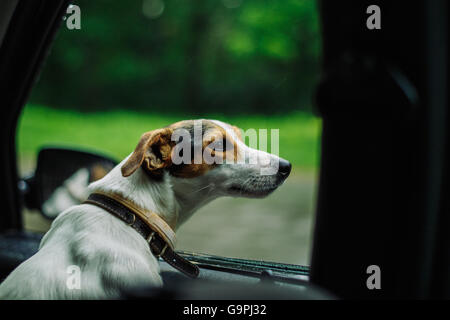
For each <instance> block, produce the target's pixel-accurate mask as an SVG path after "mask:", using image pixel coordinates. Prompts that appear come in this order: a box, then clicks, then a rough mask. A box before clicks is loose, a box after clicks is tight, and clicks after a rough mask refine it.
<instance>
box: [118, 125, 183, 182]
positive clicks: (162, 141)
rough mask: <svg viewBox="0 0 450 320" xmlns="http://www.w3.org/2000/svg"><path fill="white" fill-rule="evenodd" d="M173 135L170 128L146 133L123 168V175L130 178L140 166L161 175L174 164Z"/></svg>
mask: <svg viewBox="0 0 450 320" xmlns="http://www.w3.org/2000/svg"><path fill="white" fill-rule="evenodd" d="M172 133H173V130H172V129H170V128H164V129H158V130H153V131H149V132H146V133H144V134H143V135H142V136H141V139H140V140H139V143H138V145H137V146H136V149H135V150H134V152H133V153H132V154H131V156H130V158H129V159H128V160H127V162H125V164H124V165H123V166H122V168H121V171H122V175H123V176H124V177H128V176H130V175H132V174H133V173H134V172H135V171H136V170H137V169H138V168H139V167H140V166H144V169H146V170H147V172H149V173H151V174H154V175H160V174H161V173H162V169H164V168H166V167H168V166H170V165H171V164H172V161H171V153H172V148H173V146H174V145H175V142H174V141H171V136H172Z"/></svg>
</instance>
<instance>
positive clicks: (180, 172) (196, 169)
mask: <svg viewBox="0 0 450 320" xmlns="http://www.w3.org/2000/svg"><path fill="white" fill-rule="evenodd" d="M194 127H195V121H194V120H185V121H180V122H177V123H174V124H173V125H171V126H170V128H172V129H173V130H176V129H185V130H187V131H188V132H189V133H190V136H191V143H192V144H191V163H189V164H180V165H173V166H172V167H171V168H170V173H171V174H172V175H173V176H176V177H181V178H194V177H198V176H201V175H202V174H204V173H206V172H208V171H209V170H211V169H213V168H215V167H216V166H217V164H216V163H213V164H208V163H206V162H205V160H204V159H203V156H202V160H201V161H202V162H201V163H194V152H195V150H194V139H195V137H194V134H195V132H194V130H195V129H194ZM238 130H239V129H238ZM201 135H202V146H201V147H202V150H201V151H202V155H203V152H204V151H205V149H209V150H208V152H209V153H210V155H211V156H213V157H214V156H217V157H222V159H223V161H225V159H226V158H227V157H232V159H235V158H236V157H237V151H236V150H237V147H236V143H235V141H234V140H233V138H232V137H231V136H230V135H229V134H227V132H226V130H225V129H224V128H222V127H221V126H219V125H217V124H216V123H214V122H212V121H210V120H205V119H202V120H201ZM218 139H223V143H224V144H227V145H232V147H233V150H234V151H233V150H224V151H218V150H214V149H212V148H211V144H212V143H213V142H214V141H217V140H218Z"/></svg>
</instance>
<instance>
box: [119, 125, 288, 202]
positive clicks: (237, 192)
mask: <svg viewBox="0 0 450 320" xmlns="http://www.w3.org/2000/svg"><path fill="white" fill-rule="evenodd" d="M140 167H142V168H143V169H144V170H145V171H146V172H147V173H148V174H149V175H150V177H153V178H154V179H156V180H157V179H163V178H164V177H168V178H170V179H171V183H172V185H173V188H174V190H175V191H178V192H179V193H181V196H183V197H188V195H189V194H191V195H192V197H194V198H197V199H199V198H203V197H202V196H201V195H206V194H208V195H209V197H210V198H215V197H218V196H244V197H264V196H267V195H268V194H270V193H271V192H272V191H274V190H275V189H276V188H277V187H278V186H280V185H281V184H282V183H283V182H284V180H285V179H286V178H287V177H288V175H289V173H290V171H291V164H290V163H289V162H288V161H286V160H284V159H281V158H279V157H278V156H276V155H273V154H269V153H267V152H263V151H260V150H257V149H255V148H250V147H248V146H247V145H246V144H245V143H244V141H243V137H242V131H241V130H240V129H238V128H237V127H235V126H232V125H230V124H227V123H224V122H221V121H217V120H204V119H202V120H186V121H180V122H177V123H174V124H172V125H170V126H168V127H165V128H162V129H157V130H153V131H150V132H146V133H144V134H143V135H142V137H141V139H140V141H139V143H138V145H137V146H136V149H135V150H134V152H133V153H132V155H131V156H130V157H129V158H128V160H127V161H126V162H125V163H124V165H123V166H122V168H121V170H122V175H123V176H124V177H128V176H130V175H132V174H133V173H134V172H135V171H136V170H137V169H138V168H140Z"/></svg>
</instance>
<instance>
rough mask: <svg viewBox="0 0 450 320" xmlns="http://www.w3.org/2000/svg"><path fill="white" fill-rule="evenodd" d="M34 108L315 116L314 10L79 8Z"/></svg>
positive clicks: (262, 1)
mask: <svg viewBox="0 0 450 320" xmlns="http://www.w3.org/2000/svg"><path fill="white" fill-rule="evenodd" d="M75 3H76V4H77V5H79V6H80V8H81V30H68V29H67V28H66V27H65V25H64V24H63V25H62V28H61V31H60V32H59V35H58V37H57V39H56V40H55V43H54V45H53V49H52V53H51V55H50V56H49V58H48V61H47V63H46V65H45V68H44V70H43V72H42V74H41V78H40V81H39V82H38V84H37V86H36V87H35V90H34V91H33V94H32V97H31V102H32V103H38V104H45V105H50V106H53V107H57V108H76V109H81V110H86V111H87V110H102V109H110V108H131V109H135V110H152V111H162V112H168V111H169V110H170V112H179V113H186V112H187V111H189V112H190V113H197V114H202V113H204V112H209V113H211V112H224V111H227V112H235V113H250V112H251V113H254V112H258V113H273V112H284V111H288V110H292V109H297V110H298V109H302V110H308V109H309V108H310V96H311V93H312V90H313V88H314V85H315V82H316V79H317V75H318V67H319V56H320V38H319V27H318V15H317V8H316V3H315V1H314V0H283V1H276V0H132V1H129V2H119V1H107V0H95V1H89V0H79V1H75Z"/></svg>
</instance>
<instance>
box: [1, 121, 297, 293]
mask: <svg viewBox="0 0 450 320" xmlns="http://www.w3.org/2000/svg"><path fill="white" fill-rule="evenodd" d="M197 151H200V156H199V152H197ZM290 171H291V165H290V163H289V162H288V161H286V160H283V159H281V158H279V157H277V156H275V155H272V154H269V153H266V152H263V151H258V150H256V149H252V148H249V147H248V146H246V145H245V143H244V141H243V140H242V135H241V131H240V130H239V129H238V128H236V127H234V126H231V125H229V124H226V123H223V122H220V121H216V120H195V121H193V120H187V121H181V122H177V123H175V124H172V125H170V126H168V127H165V128H163V129H158V130H154V131H150V132H147V133H145V134H143V135H142V137H141V140H140V141H139V143H138V145H137V147H136V149H135V151H134V152H133V153H132V154H131V155H130V156H128V157H127V158H126V159H124V160H123V161H122V162H121V163H120V164H119V165H118V166H116V167H115V168H114V169H113V170H111V172H109V173H108V174H107V175H106V176H105V177H103V178H102V179H100V180H98V181H96V182H94V183H92V184H91V185H90V186H89V192H91V193H95V192H103V193H109V194H114V195H116V196H118V197H121V198H123V199H126V200H127V201H129V202H130V203H133V204H134V205H135V206H136V207H139V208H142V209H143V210H146V211H147V212H154V213H156V214H157V215H158V216H159V217H160V218H161V219H162V220H163V221H165V223H166V224H167V225H168V226H170V228H171V229H173V230H176V229H177V228H178V227H179V226H180V225H181V224H183V223H184V222H185V221H186V220H187V219H188V218H189V217H190V216H192V214H193V213H194V212H195V211H196V210H197V209H198V208H200V207H201V206H203V205H205V204H206V203H208V202H210V201H211V200H213V199H215V198H218V197H221V196H242V197H264V196H267V195H268V194H270V193H271V192H272V191H274V190H275V189H276V188H277V187H278V186H280V185H281V184H282V183H283V182H284V180H285V179H286V178H287V176H288V175H289V173H290ZM71 266H76V267H77V268H79V270H80V274H81V277H80V283H79V286H77V287H76V288H73V287H70V286H69V285H68V283H67V279H68V276H69V274H68V268H70V267H71ZM142 285H149V286H161V285H162V279H161V276H160V274H159V264H158V259H157V257H155V255H154V254H153V253H152V251H151V250H150V248H149V244H148V242H147V241H146V239H144V238H143V237H142V236H141V235H140V234H139V233H138V232H136V231H135V230H133V228H130V226H128V225H127V224H126V223H124V222H123V221H121V220H120V219H118V218H117V217H115V216H113V215H112V214H110V213H109V212H107V211H106V210H104V209H103V208H100V207H98V206H94V205H92V204H88V203H84V204H80V205H76V206H73V207H71V208H69V209H67V210H65V211H64V212H62V213H61V214H60V215H59V216H58V217H57V218H56V219H55V220H54V222H53V224H52V226H51V228H50V230H49V231H48V232H47V233H46V234H45V236H44V238H43V239H42V242H41V244H40V248H39V251H38V252H37V253H36V254H35V255H34V256H32V257H31V258H29V259H28V260H26V261H25V262H23V263H22V264H21V265H19V266H18V267H17V268H16V269H15V270H14V271H13V272H12V273H11V274H10V275H9V276H8V277H7V278H6V279H5V280H4V281H3V283H2V284H1V285H0V299H96V298H100V299H102V298H103V299H105V298H116V297H118V296H119V295H120V293H121V292H122V290H124V289H128V288H132V287H134V286H142Z"/></svg>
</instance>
